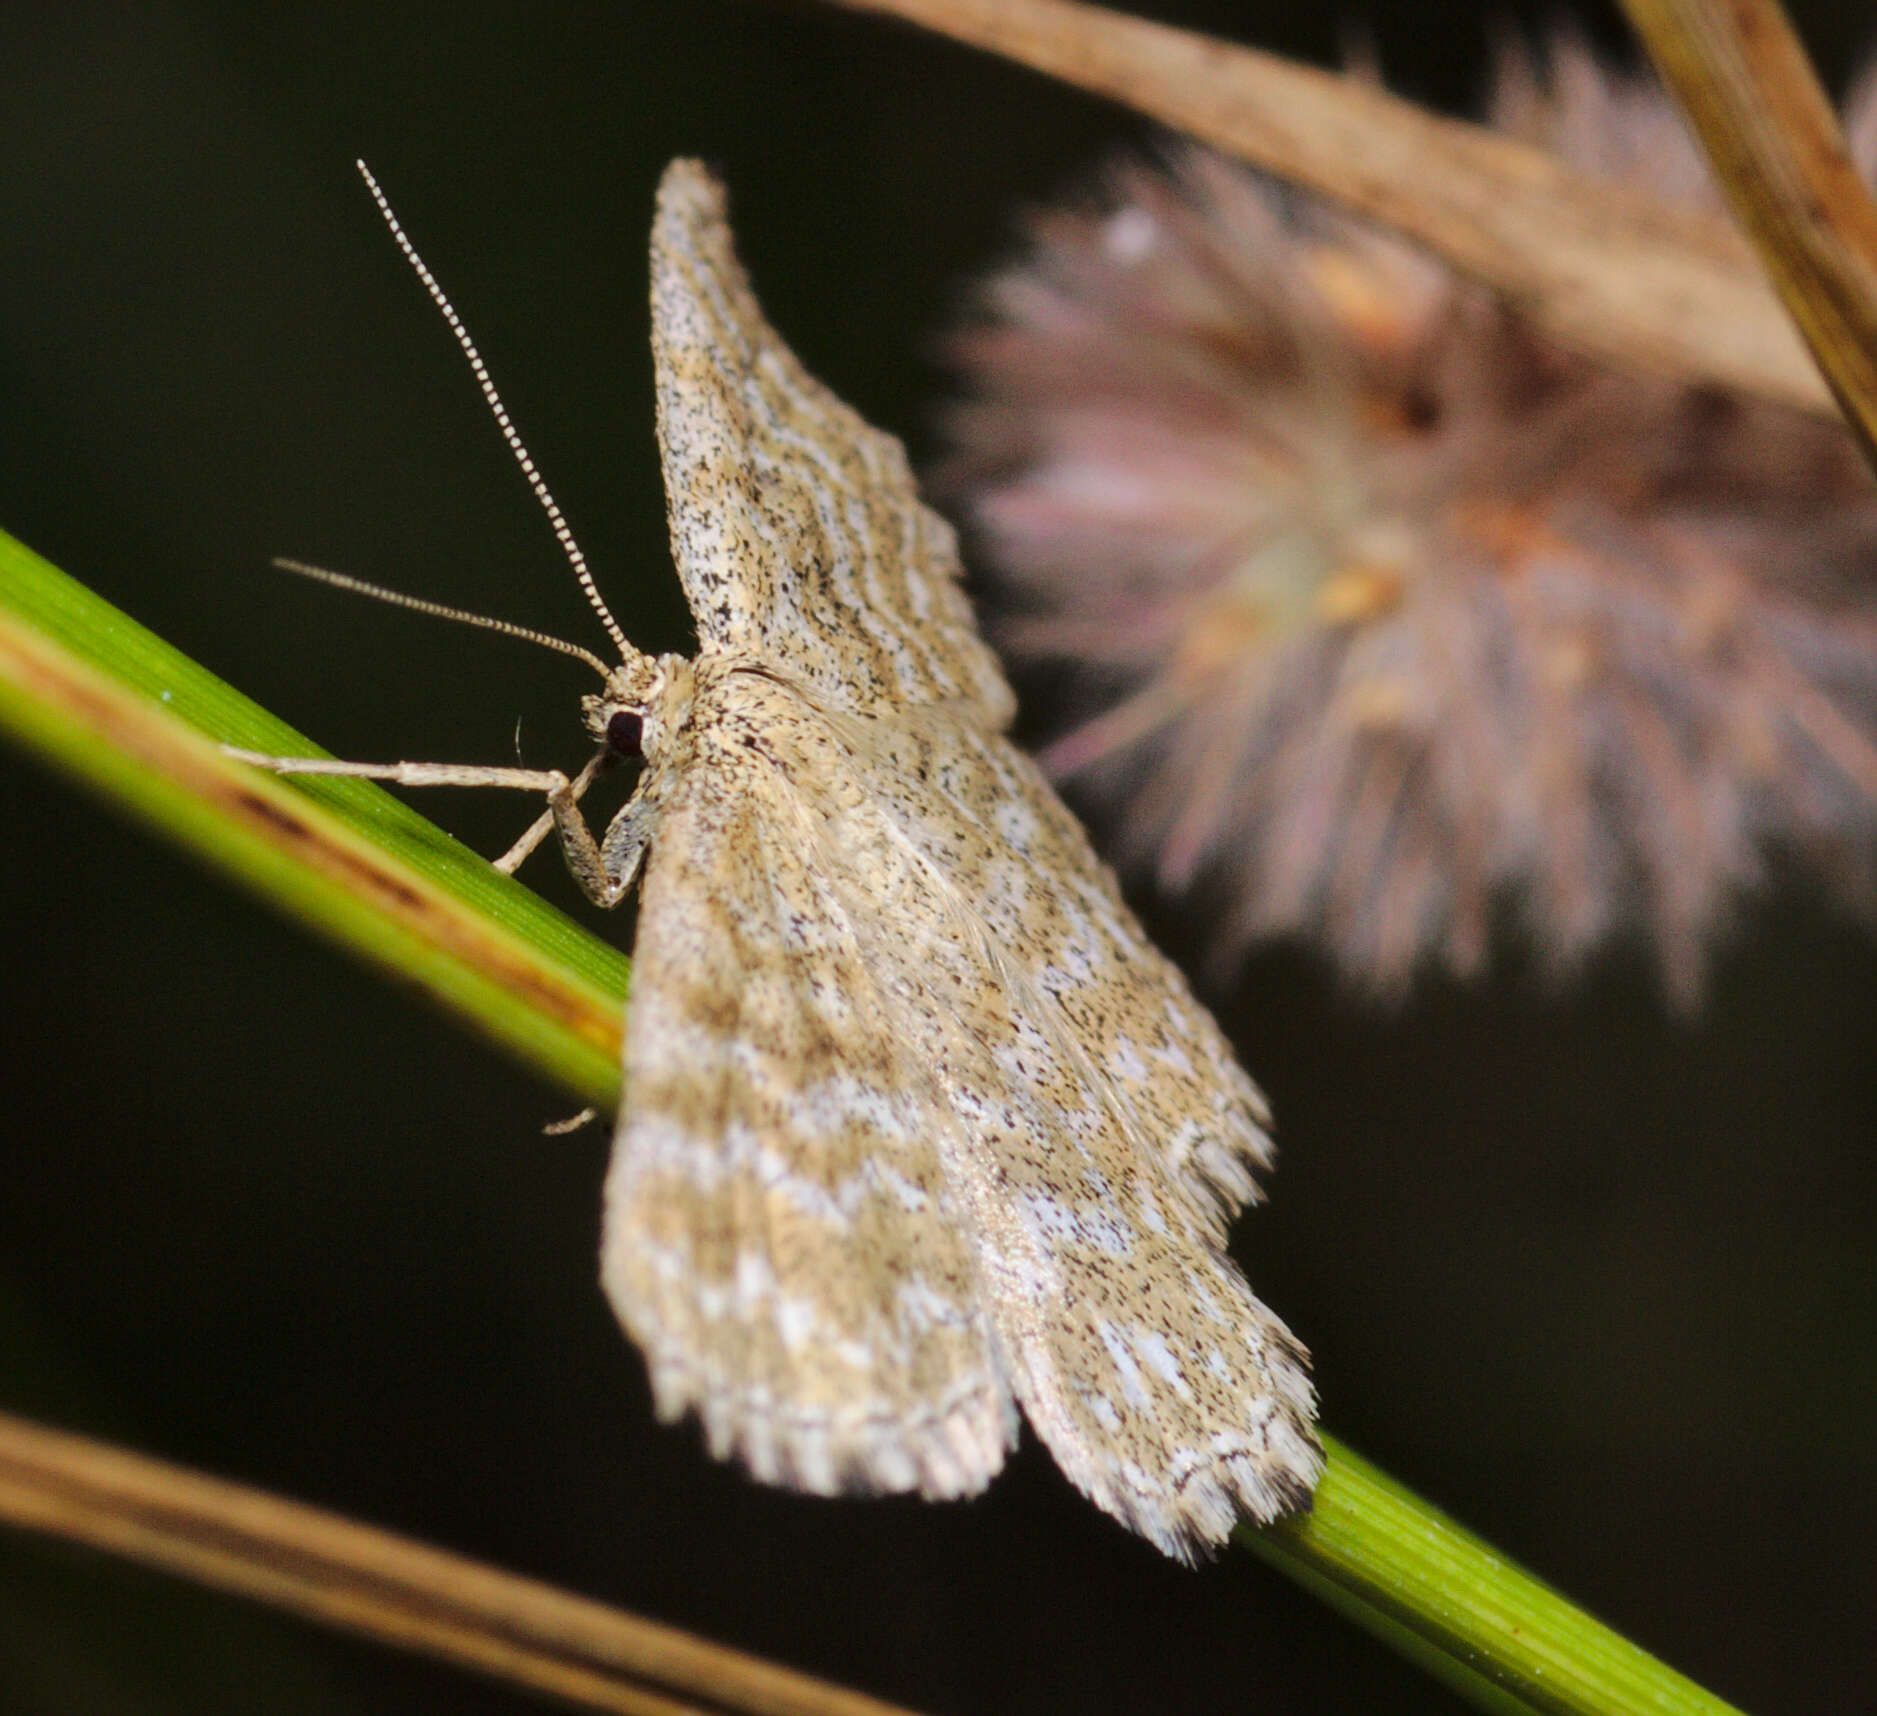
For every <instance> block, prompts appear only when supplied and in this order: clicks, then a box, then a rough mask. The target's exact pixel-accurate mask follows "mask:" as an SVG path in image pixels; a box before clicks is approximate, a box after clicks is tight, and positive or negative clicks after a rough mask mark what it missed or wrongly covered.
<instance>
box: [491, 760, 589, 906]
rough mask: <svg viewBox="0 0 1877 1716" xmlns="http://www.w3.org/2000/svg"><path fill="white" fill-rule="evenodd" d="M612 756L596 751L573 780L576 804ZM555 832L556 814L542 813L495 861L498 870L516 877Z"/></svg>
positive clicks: (571, 786)
mask: <svg viewBox="0 0 1877 1716" xmlns="http://www.w3.org/2000/svg"><path fill="white" fill-rule="evenodd" d="M611 754H612V753H611V752H610V751H607V750H600V751H596V752H595V753H594V754H593V757H592V759H591V760H590V761H589V762H588V763H587V766H586V767H585V768H584V769H582V770H581V771H580V772H579V774H577V775H575V776H574V778H573V780H572V781H571V782H570V783H569V788H568V790H569V791H570V792H571V793H572V795H573V798H574V802H575V803H578V802H579V800H580V797H581V795H582V794H583V793H584V792H585V791H586V790H587V788H588V787H590V786H591V785H592V784H593V782H594V780H595V779H596V778H597V776H598V775H599V772H600V770H601V769H603V768H604V767H605V766H606V763H607V759H608V758H609V757H610V756H611ZM553 830H554V812H553V811H552V810H544V811H542V812H541V814H540V815H539V816H537V817H536V818H535V819H534V821H533V822H531V823H530V824H529V825H528V828H527V831H526V832H525V833H524V834H523V835H522V837H521V838H520V839H519V840H517V841H516V842H515V844H514V845H513V846H511V847H510V848H509V849H508V850H507V851H506V852H504V853H503V854H502V856H501V857H500V858H497V859H494V860H493V863H494V864H495V867H496V869H498V870H500V871H501V872H502V874H503V875H504V876H512V875H514V874H515V872H516V871H517V870H519V869H520V868H521V864H522V860H523V859H524V858H526V857H527V856H528V854H529V853H530V852H532V851H533V850H534V849H535V848H536V847H537V846H539V845H540V844H541V842H542V841H543V840H545V839H546V838H547V837H548V835H549V834H551V833H552V832H553Z"/></svg>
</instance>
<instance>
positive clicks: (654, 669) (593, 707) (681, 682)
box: [580, 655, 696, 763]
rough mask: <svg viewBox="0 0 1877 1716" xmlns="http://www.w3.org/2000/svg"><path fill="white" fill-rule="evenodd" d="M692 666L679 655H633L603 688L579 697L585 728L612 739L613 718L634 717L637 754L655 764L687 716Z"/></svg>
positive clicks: (604, 739)
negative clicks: (597, 691)
mask: <svg viewBox="0 0 1877 1716" xmlns="http://www.w3.org/2000/svg"><path fill="white" fill-rule="evenodd" d="M693 669H694V664H693V663H692V662H690V661H689V660H687V659H686V658H685V657H684V656H681V655H661V656H649V655H634V656H633V657H632V658H631V659H630V660H628V661H624V662H622V663H620V665H619V666H618V667H616V668H614V669H613V670H612V672H611V673H609V674H608V675H607V676H606V689H605V690H604V691H602V692H599V693H597V694H595V695H593V696H590V697H583V698H582V699H581V700H580V709H581V716H582V719H583V720H584V721H585V722H586V728H587V731H588V732H589V733H590V734H592V736H593V738H594V739H595V740H596V741H597V742H598V743H599V744H602V745H604V744H607V743H609V742H611V738H610V736H611V734H612V733H613V732H615V731H616V730H617V729H615V728H614V727H613V722H614V718H615V717H617V716H621V715H625V716H636V717H637V718H638V747H637V754H638V755H640V756H642V757H644V759H645V760H646V761H647V762H648V763H656V762H658V761H659V759H660V758H661V757H662V756H663V755H664V753H665V751H666V750H667V749H668V748H669V747H670V744H671V741H672V739H673V737H674V736H675V735H676V734H678V733H680V732H682V731H683V730H684V728H685V726H686V725H687V724H688V723H689V721H690V719H691V702H692V697H693V694H694V691H695V686H696V674H695V672H694V670H693Z"/></svg>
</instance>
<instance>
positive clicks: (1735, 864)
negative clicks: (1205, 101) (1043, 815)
mask: <svg viewBox="0 0 1877 1716" xmlns="http://www.w3.org/2000/svg"><path fill="white" fill-rule="evenodd" d="M1492 116H1493V119H1494V121H1495V123H1497V124H1499V125H1501V126H1502V127H1504V128H1506V129H1508V130H1512V131H1515V132H1517V133H1519V134H1521V135H1523V136H1524V137H1526V138H1528V139H1530V140H1531V141H1534V142H1537V143H1540V144H1543V145H1545V146H1547V147H1549V148H1551V149H1553V150H1555V151H1556V152H1558V153H1559V154H1561V155H1563V156H1564V157H1565V158H1566V159H1568V160H1570V161H1571V162H1572V163H1573V164H1575V165H1577V166H1579V167H1581V168H1584V169H1587V170H1589V171H1592V172H1596V173H1600V174H1603V175H1606V176H1621V177H1623V178H1625V179H1628V180H1630V181H1631V182H1634V183H1640V184H1644V185H1647V186H1649V187H1650V188H1652V189H1654V190H1655V191H1656V192H1657V193H1658V194H1660V195H1663V196H1665V197H1672V198H1675V199H1677V200H1680V201H1683V202H1691V201H1699V202H1706V203H1709V204H1712V203H1714V202H1715V195H1714V192H1713V190H1712V187H1711V184H1710V182H1709V180H1708V177H1707V174H1706V171H1705V168H1704V167H1703V165H1702V163H1701V161H1700V159H1699V157H1698V155H1697V154H1696V152H1695V149H1694V147H1693V145H1692V144H1691V143H1690V141H1689V140H1688V138H1687V136H1686V134H1685V133H1684V132H1683V130H1682V128H1681V124H1680V121H1679V119H1678V118H1677V117H1676V115H1675V114H1674V112H1673V110H1672V109H1671V107H1670V106H1669V104H1668V102H1667V100H1666V98H1665V97H1664V96H1662V95H1661V94H1660V93H1658V92H1657V91H1656V90H1655V88H1654V87H1653V86H1651V85H1647V84H1645V83H1643V82H1641V81H1639V80H1637V79H1634V78H1630V77H1625V76H1621V75H1616V74H1613V73H1611V72H1609V71H1607V70H1605V69H1603V68H1602V67H1600V66H1599V65H1598V64H1597V63H1596V62H1595V61H1594V60H1593V58H1592V57H1591V55H1590V54H1589V52H1588V51H1587V50H1586V49H1585V48H1584V47H1583V46H1582V45H1581V43H1580V42H1579V41H1578V40H1577V39H1576V38H1574V37H1570V36H1565V37H1561V38H1559V39H1557V40H1556V41H1555V42H1554V43H1553V46H1552V49H1551V52H1550V54H1549V56H1548V60H1547V63H1546V65H1545V66H1544V67H1543V68H1542V69H1541V68H1540V67H1538V66H1536V65H1534V63H1533V62H1532V61H1531V59H1530V58H1529V56H1526V55H1524V54H1522V53H1519V52H1517V51H1508V52H1507V53H1506V54H1505V55H1504V56H1503V57H1502V62H1501V65H1500V68H1499V74H1498V79H1497V88H1496V93H1495V96H1494V100H1493V103H1492ZM1852 134H1853V139H1854V143H1855V144H1856V146H1857V149H1858V151H1859V155H1860V160H1861V162H1862V163H1863V164H1865V166H1866V168H1867V171H1868V167H1869V163H1870V162H1871V160H1872V159H1873V157H1877V99H1863V100H1861V101H1860V102H1859V103H1858V105H1857V110H1856V112H1855V113H1854V115H1853V119H1852ZM1027 236H1028V249H1027V254H1026V255H1025V257H1024V258H1023V260H1022V261H1021V262H1020V263H1019V264H1018V265H1017V266H1015V267H1014V268H1012V269H1010V270H1009V271H1008V272H1006V273H1004V274H1002V275H999V276H998V277H996V278H995V279H993V280H992V281H990V282H989V283H988V285H987V287H986V288H985V290H984V292H983V294H982V297H981V300H980V303H979V306H978V314H977V315H976V317H975V318H974V319H973V320H972V321H971V322H970V324H969V325H968V326H967V327H966V328H964V329H963V330H962V331H961V332H960V333H958V334H957V335H956V336H955V338H954V341H953V344H952V352H953V355H954V358H955V360H956V362H957V365H958V367H959V369H960V370H961V372H962V374H963V376H964V378H965V381H966V383H967V388H968V394H969V398H968V402H967V403H964V404H962V405H960V406H958V407H956V408H955V409H954V411H953V413H952V414H951V417H950V419H949V425H948V427H949V434H950V443H951V447H952V453H951V456H950V458H949V460H948V461H947V463H946V465H945V466H944V468H943V469H942V470H941V472H940V476H939V488H940V491H941V493H942V494H945V495H948V496H949V497H950V498H951V499H952V500H953V501H954V502H955V504H956V506H957V508H958V509H959V511H960V512H961V513H962V515H963V517H964V519H965V521H966V523H967V527H968V529H969V531H970V533H971V534H972V536H973V537H974V538H975V541H976V545H977V548H978V557H979V560H980V562H981V563H982V564H983V565H984V566H985V569H986V571H987V574H988V578H989V582H990V586H991V592H992V598H993V603H994V605H996V606H999V607H1000V608H1001V609H1002V612H1003V615H1004V618H1003V622H1002V625H1001V635H1002V638H1003V641H1004V642H1005V643H1006V645H1007V646H1008V647H1009V648H1010V649H1011V650H1012V651H1013V652H1014V653H1015V654H1016V655H1017V656H1018V657H1019V658H1026V659H1029V660H1032V661H1037V660H1049V661H1053V662H1055V663H1057V664H1059V666H1060V668H1062V669H1065V670H1066V680H1067V683H1068V685H1069V687H1070V694H1071V706H1072V709H1073V710H1074V712H1075V713H1074V719H1073V721H1072V724H1071V725H1069V726H1068V728H1067V730H1066V731H1064V732H1062V733H1061V734H1060V736H1058V737H1057V738H1056V739H1055V740H1054V742H1053V743H1052V744H1050V745H1049V747H1048V749H1047V750H1046V751H1045V753H1044V760H1045V762H1046V764H1047V766H1048V767H1049V768H1050V769H1051V771H1052V772H1053V773H1054V774H1056V775H1057V776H1058V777H1059V778H1064V779H1066V780H1068V781H1070V782H1071V783H1072V784H1073V786H1074V787H1075V788H1077V789H1081V792H1082V796H1083V797H1084V798H1085V799H1086V800H1088V801H1090V802H1091V803H1093V804H1095V805H1097V806H1098V807H1099V808H1100V809H1101V810H1102V812H1103V813H1104V815H1103V826H1104V827H1106V828H1107V829H1108V830H1109V831H1110V832H1111V834H1112V837H1113V840H1114V842H1115V844H1116V845H1117V847H1118V849H1119V853H1120V855H1121V857H1122V859H1123V862H1124V863H1129V864H1132V865H1133V866H1134V867H1136V868H1139V869H1145V870H1147V871H1148V872H1150V873H1151V876H1152V878H1153V879H1154V880H1155V881H1156V882H1157V883H1158V884H1159V886H1160V887H1161V888H1162V889H1164V890H1166V891H1168V892H1170V893H1173V894H1176V895H1177V894H1187V893H1191V892H1198V893H1199V894H1201V895H1202V896H1203V897H1205V898H1206V899H1208V900H1211V901H1215V902H1217V903H1219V904H1220V905H1221V906H1222V908H1223V913H1222V915H1223V925H1224V932H1225V933H1224V940H1225V942H1226V944H1227V945H1228V946H1229V948H1231V949H1233V950H1238V949H1243V948H1244V947H1246V946H1248V945H1249V944H1251V943H1253V942H1256V941H1260V940H1263V939H1266V938H1269V937H1276V936H1290V935H1302V936H1309V937H1314V938H1315V939H1316V940H1317V941H1318V942H1320V943H1321V944H1322V945H1323V946H1324V947H1325V948H1326V949H1327V950H1328V951H1329V953H1330V954H1331V955H1332V956H1333V957H1334V959H1335V961H1336V963H1337V964H1338V965H1339V966H1340V968H1341V969H1342V970H1343V972H1344V973H1345V974H1346V975H1347V976H1348V977H1349V978H1351V979H1353V980H1354V981H1355V982H1356V983H1357V984H1358V985H1359V986H1361V987H1363V988H1364V989H1366V990H1369V991H1371V992H1373V993H1376V994H1378V995H1381V996H1386V997H1399V996H1401V995H1402V994H1404V993H1405V991H1406V990H1407V988H1408V986H1409V984H1410V982H1411V980H1412V978H1413V977H1414V975H1415V974H1416V973H1417V971H1419V970H1421V969H1422V968H1424V967H1426V966H1429V965H1440V966H1444V967H1445V968H1446V969H1447V970H1449V971H1451V972H1453V973H1455V974H1457V975H1460V976H1470V975H1472V974H1474V973H1476V972H1477V971H1479V970H1480V969H1481V967H1482V966H1483V964H1484V963H1485V961H1486V958H1487V954H1488V951H1489V947H1490V942H1491V938H1492V933H1493V931H1494V930H1495V928H1496V927H1500V926H1504V927H1507V928H1511V929H1513V930H1514V931H1515V932H1516V933H1517V934H1519V935H1520V936H1521V937H1522V939H1523V940H1524V941H1525V942H1526V944H1527V945H1528V946H1529V947H1530V948H1531V949H1532V950H1533V951H1534V952H1535V953H1536V954H1537V955H1538V957H1539V958H1540V960H1541V962H1542V963H1543V964H1544V966H1546V967H1547V968H1548V969H1549V970H1550V971H1551V972H1552V973H1553V974H1554V975H1564V974H1567V973H1569V972H1570V971H1572V970H1573V969H1574V968H1576V967H1577V966H1579V965H1580V964H1581V962H1582V961H1583V960H1584V959H1585V957H1586V956H1587V955H1589V954H1590V953H1592V952H1593V950H1595V949H1597V948H1598V947H1599V946H1600V945H1602V944H1604V943H1605V942H1607V941H1609V940H1611V939H1612V938H1615V937H1619V936H1640V937H1641V938H1643V939H1645V940H1646V942H1647V944H1648V945H1649V947H1650V948H1651V949H1652V951H1653V953H1654V956H1655V958H1656V960H1657V962H1658V965H1659V968H1660V971H1661V973H1662V977H1663V980H1664V982H1665V985H1666V987H1667V989H1668V991H1669V993H1670V995H1671V996H1672V997H1673V998H1674V999H1675V1000H1676V1001H1677V1002H1678V1003H1681V1004H1684V1005H1689V1004H1692V1003H1693V1001H1694V1000H1695V999H1696V998H1697V996H1698V994H1699V989H1700V984H1701V979H1702V974H1703V968H1704V961H1705V956H1706V952H1707V949H1708V946H1709V944H1710V942H1711V941H1712V939H1713V937H1714V935H1715V932H1716V931H1717V930H1718V929H1719V928H1721V927H1722V926H1723V925H1724V923H1725V921H1726V918H1727V916H1728V914H1729V911H1730V908H1732V907H1733V905H1734V904H1735V903H1736V902H1737V901H1738V899H1739V898H1740V897H1741V895H1742V894H1743V893H1744V892H1745V891H1747V890H1748V889H1750V888H1752V887H1753V886H1755V885H1756V884H1758V883H1759V882H1760V881H1761V880H1762V876H1763V873H1764V871H1765V870H1766V868H1767V866H1768V864H1769V862H1773V861H1776V862H1778V863H1780V864H1782V865H1784V866H1786V867H1788V868H1790V869H1791V870H1793V871H1795V872H1796V873H1797V874H1798V875H1799V877H1800V878H1801V879H1802V880H1803V881H1804V882H1805V883H1806V884H1807V885H1811V886H1815V887H1818V888H1823V889H1828V890H1829V891H1830V892H1831V893H1832V894H1833V895H1834V896H1836V897H1837V898H1839V899H1840V900H1842V901H1844V902H1846V903H1849V904H1853V905H1856V906H1860V907H1866V908H1867V907H1868V905H1869V904H1870V902H1871V900H1872V898H1873V894H1874V893H1877V486H1874V485H1873V483H1872V481H1871V478H1870V476H1869V474H1868V472H1867V471H1866V470H1865V468H1864V466H1863V465H1862V463H1861V461H1860V459H1859V457H1858V454H1857V451H1856V448H1855V446H1854V445H1853V443H1852V441H1851V439H1850V437H1849V435H1848V434H1846V433H1844V432H1842V431H1841V430H1840V429H1838V428H1837V427H1836V426H1835V425H1832V424H1829V423H1825V422H1822V421H1816V420H1813V419H1811V418H1808V417H1805V416H1803V415H1801V414H1798V413H1796V412H1789V411H1786V410H1783V409H1779V408H1776V407H1773V406H1769V405H1764V404H1761V403H1759V402H1757V401H1754V400H1750V399H1746V398H1744V397H1734V396H1731V395H1728V394H1726V393H1722V392H1719V391H1716V390H1713V389H1706V388H1691V387H1688V386H1685V385H1681V384H1678V383H1675V382H1671V381H1664V380H1662V379H1660V378H1657V377H1653V376H1648V375H1642V374H1637V373H1632V372H1629V371H1626V370H1621V369H1618V368H1615V367H1613V366H1611V365H1609V364H1607V363H1604V362H1601V361H1598V360H1594V359H1590V358H1586V357H1583V356H1580V355H1577V354H1575V353H1570V352H1566V351H1564V350H1562V349H1560V348H1558V347H1557V346H1555V345H1553V344H1551V343H1550V342H1549V341H1547V340H1545V339H1544V338H1542V337H1540V336H1539V335H1538V334H1536V333H1535V332H1534V331H1533V330H1532V329H1531V327H1530V326H1529V325H1528V324H1527V323H1526V322H1525V321H1524V320H1522V319H1521V318H1520V317H1519V316H1517V315H1516V314H1515V313H1513V312H1511V311H1510V310H1508V309H1507V308H1505V307H1504V306H1503V305H1501V304H1500V303H1499V302H1498V301H1496V300H1495V299H1493V298H1492V297H1490V296H1489V295H1488V294H1486V293H1485V292H1484V291H1482V290H1480V289H1478V288H1476V287H1473V286H1471V285H1468V284H1466V283H1464V282H1462V281H1459V280H1457V279H1456V278H1455V277H1454V276H1452V275H1451V274H1450V273H1448V272H1447V271H1446V270H1445V268H1444V267H1442V266H1441V265H1440V264H1438V263H1436V262H1434V261H1432V260H1430V259H1429V258H1427V257H1425V256H1424V255H1422V254H1420V253H1418V252H1416V251H1414V250H1411V249H1409V248H1408V247H1407V246H1405V245H1404V244H1401V243H1399V242H1397V241H1395V240H1393V239H1390V238H1387V237H1384V236H1382V235H1380V234H1378V233H1375V232H1372V231H1370V230H1367V229H1364V228H1361V227H1359V226H1357V225H1356V224H1355V223H1353V222H1351V221H1349V220H1347V219H1345V218H1343V217H1340V216H1337V215H1335V214H1332V213H1331V212H1329V211H1327V210H1325V209H1324V208H1322V207H1321V206H1320V205H1317V204H1315V203H1313V202H1312V201H1310V200H1308V199H1306V198H1302V197H1300V196H1298V195H1297V194H1296V193H1294V192H1282V191H1279V190H1277V189H1276V188H1274V187H1273V186H1272V185H1271V184H1270V183H1269V182H1267V181H1265V180H1262V179H1260V178H1259V177H1257V176H1256V175H1255V174H1253V173H1252V172H1250V171H1249V170H1247V169H1244V168H1241V167H1238V166H1236V165H1233V164H1231V163H1229V162H1227V161H1225V160H1222V159H1221V158H1219V157H1217V156H1215V155H1212V154H1209V153H1206V152H1203V151H1200V150H1197V149H1192V150H1185V151H1182V152H1180V153H1178V154H1176V155H1174V156H1172V157H1171V159H1170V160H1169V162H1168V164H1167V166H1166V167H1165V168H1164V170H1162V169H1158V168H1154V167H1149V166H1144V165H1127V166H1123V167H1121V168H1119V169H1117V170H1116V171H1114V172H1113V173H1112V174H1110V175H1109V177H1108V179H1107V181H1106V182H1105V184H1104V185H1103V187H1102V188H1101V191H1100V193H1099V194H1098V195H1097V196H1096V197H1095V198H1094V199H1092V200H1091V201H1088V202H1085V203H1084V204H1082V205H1079V206H1075V207H1069V208H1062V209H1056V210H1051V211H1046V212H1043V213H1040V214H1038V215H1036V216H1034V217H1033V218H1032V219H1031V221H1030V223H1029V227H1028V234H1027Z"/></svg>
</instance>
